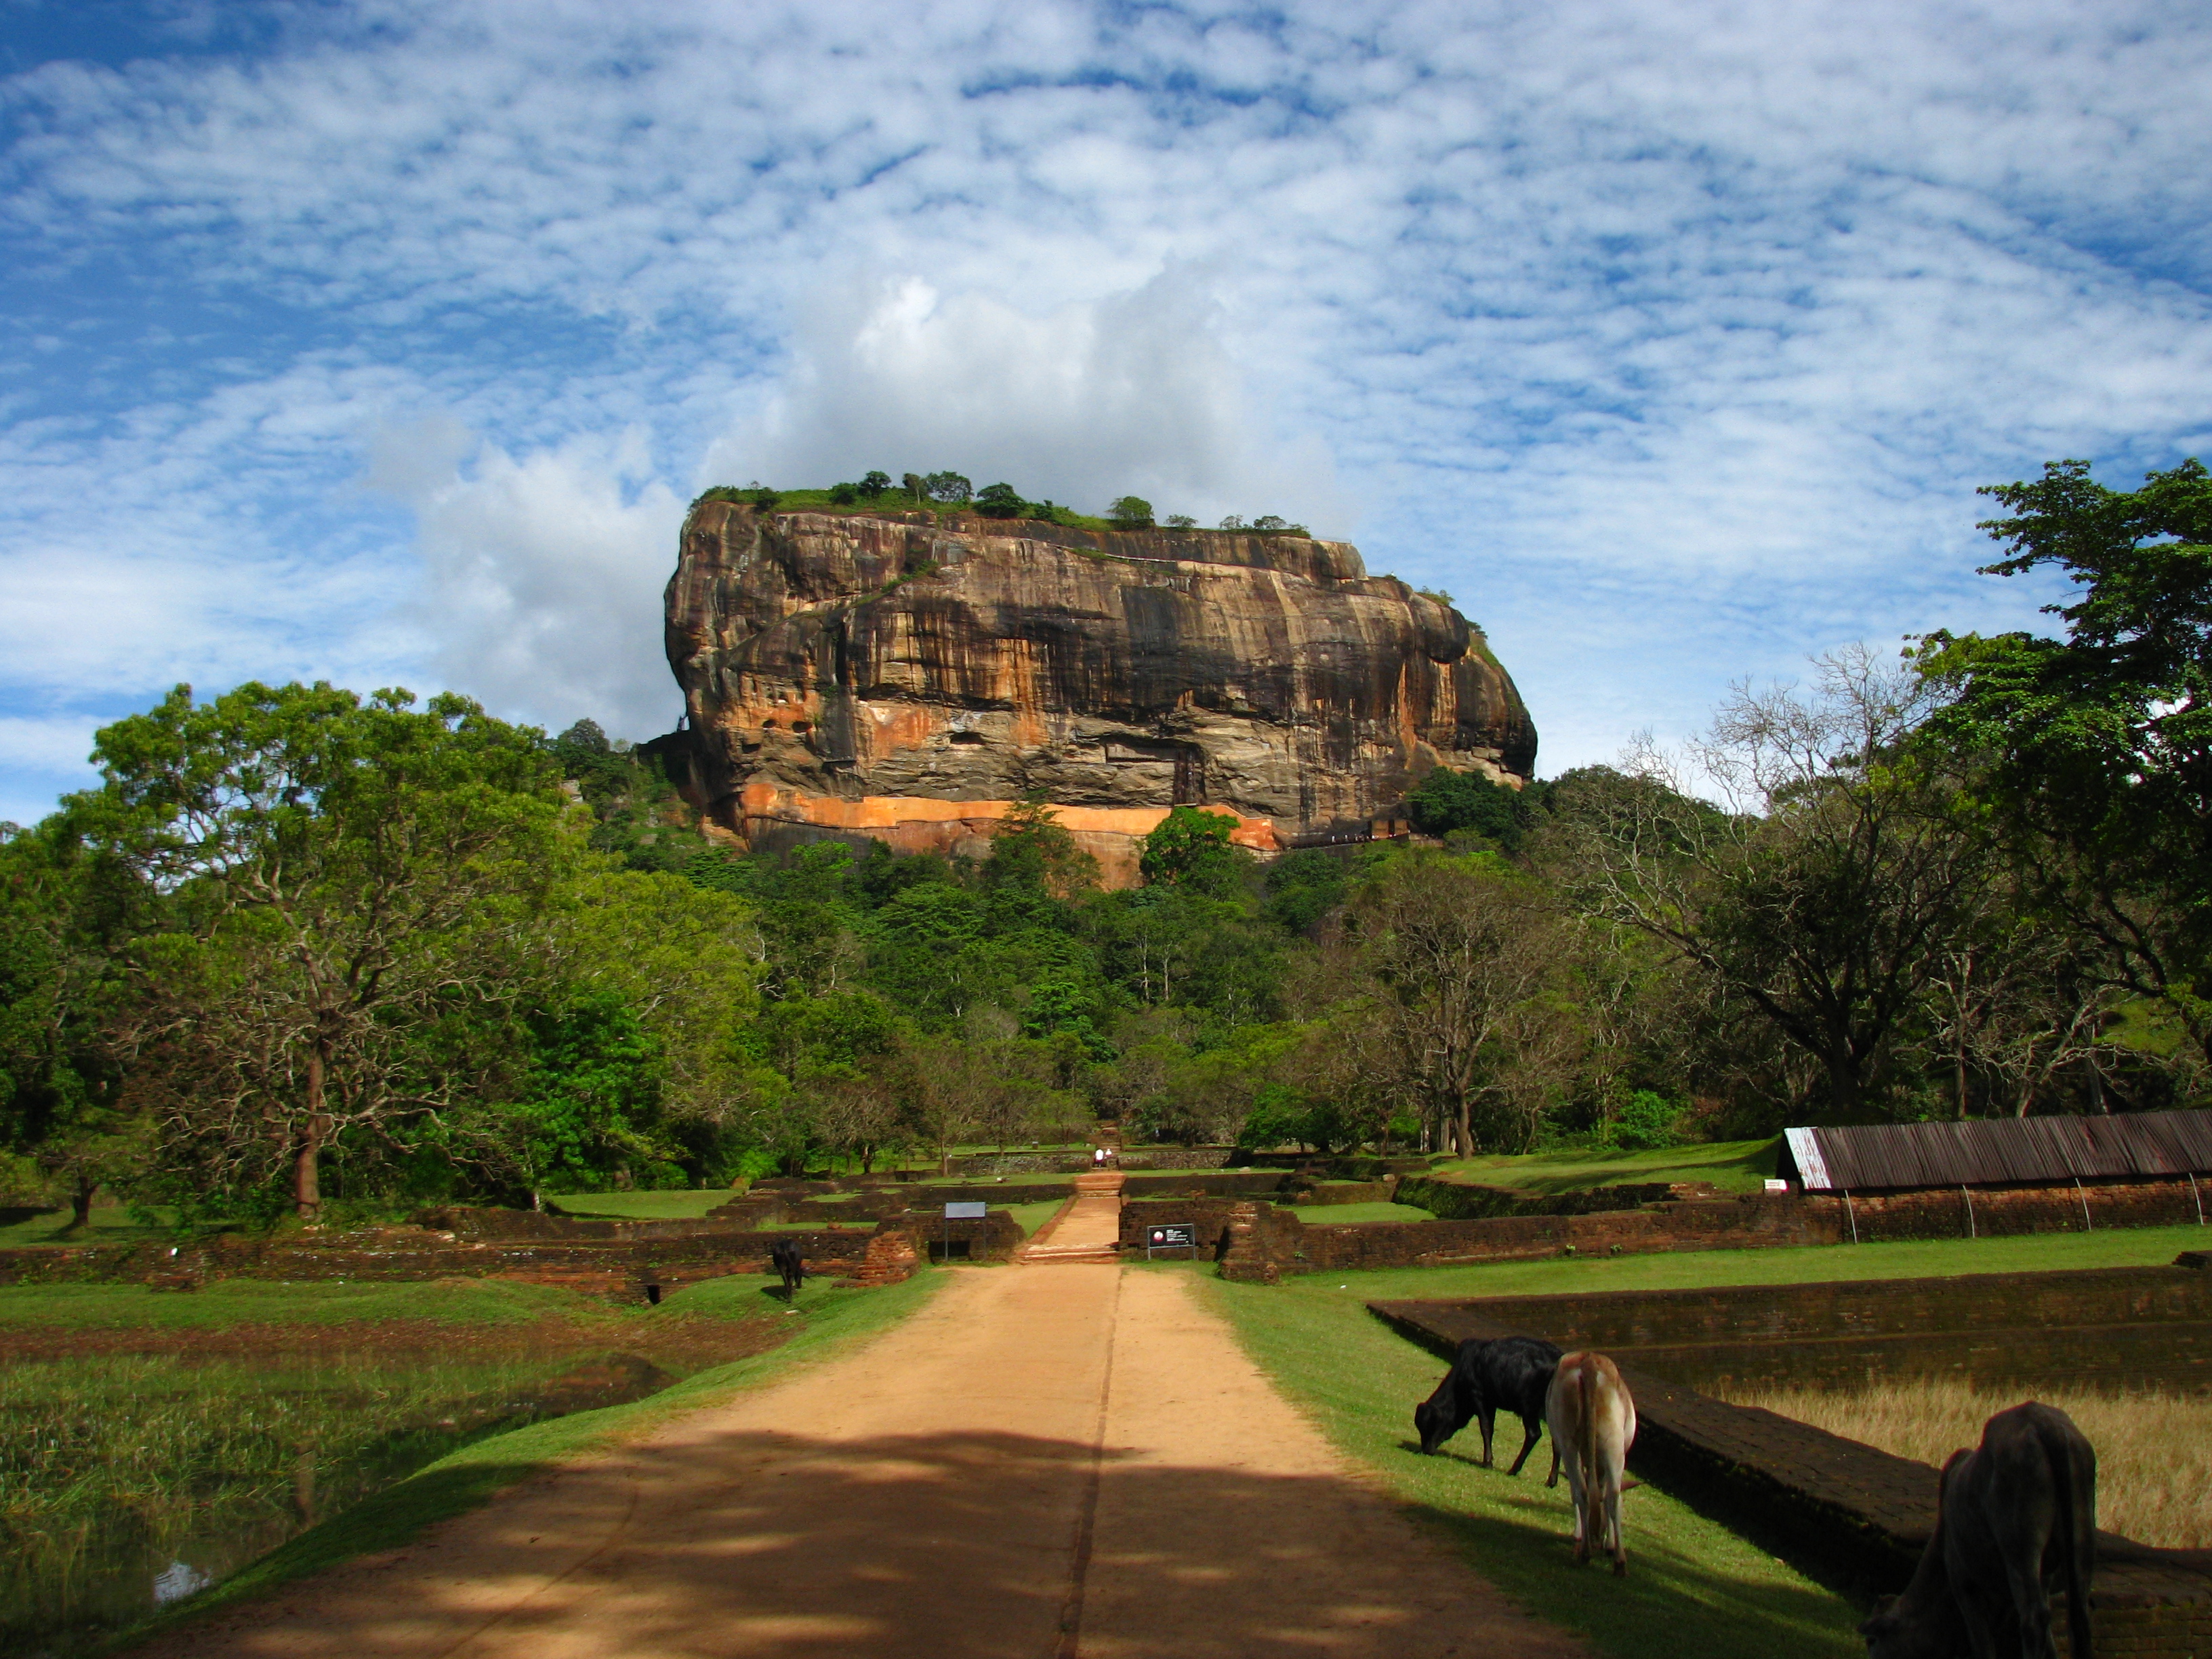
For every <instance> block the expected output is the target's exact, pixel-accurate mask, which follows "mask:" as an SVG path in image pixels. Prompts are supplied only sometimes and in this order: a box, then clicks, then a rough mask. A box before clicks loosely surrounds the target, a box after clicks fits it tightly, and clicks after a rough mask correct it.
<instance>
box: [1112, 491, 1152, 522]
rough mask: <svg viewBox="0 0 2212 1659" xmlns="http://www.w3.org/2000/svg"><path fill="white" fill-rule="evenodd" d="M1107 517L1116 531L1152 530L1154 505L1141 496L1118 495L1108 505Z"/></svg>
mask: <svg viewBox="0 0 2212 1659" xmlns="http://www.w3.org/2000/svg"><path fill="white" fill-rule="evenodd" d="M1106 516H1107V517H1108V518H1109V519H1111V520H1113V521H1114V528H1115V529H1116V530H1150V529H1151V528H1152V503H1151V502H1150V501H1146V499H1145V498H1144V497H1143V496H1141V495H1116V496H1115V498H1114V499H1113V501H1111V502H1109V504H1108V505H1107V508H1106Z"/></svg>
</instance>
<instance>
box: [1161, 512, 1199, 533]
mask: <svg viewBox="0 0 2212 1659" xmlns="http://www.w3.org/2000/svg"><path fill="white" fill-rule="evenodd" d="M1160 522H1161V523H1162V524H1164V525H1165V526H1167V527H1168V528H1169V529H1170V530H1195V529H1197V528H1198V520H1195V519H1194V518H1192V517H1191V516H1190V514H1189V513H1169V514H1168V515H1167V517H1166V518H1164V519H1163V520H1160Z"/></svg>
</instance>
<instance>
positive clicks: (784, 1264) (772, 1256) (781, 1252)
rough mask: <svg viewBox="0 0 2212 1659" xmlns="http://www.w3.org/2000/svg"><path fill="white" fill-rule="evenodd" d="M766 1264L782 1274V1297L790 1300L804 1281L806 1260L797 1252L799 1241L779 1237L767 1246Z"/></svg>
mask: <svg viewBox="0 0 2212 1659" xmlns="http://www.w3.org/2000/svg"><path fill="white" fill-rule="evenodd" d="M768 1265H769V1267H773V1268H775V1270H776V1272H778V1273H781V1274H782V1275H783V1299H784V1300H785V1301H786V1302H789V1301H791V1300H792V1299H793V1297H796V1296H797V1295H798V1294H799V1286H800V1285H804V1284H805V1282H806V1262H805V1259H804V1258H803V1257H802V1256H800V1255H799V1241H798V1240H797V1239H795V1238H779V1239H778V1240H776V1241H775V1243H773V1244H771V1245H769V1247H768Z"/></svg>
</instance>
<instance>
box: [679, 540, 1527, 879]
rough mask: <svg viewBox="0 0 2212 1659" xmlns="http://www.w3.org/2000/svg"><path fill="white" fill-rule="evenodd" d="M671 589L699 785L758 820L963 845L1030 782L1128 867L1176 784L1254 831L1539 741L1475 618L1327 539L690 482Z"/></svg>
mask: <svg viewBox="0 0 2212 1659" xmlns="http://www.w3.org/2000/svg"><path fill="white" fill-rule="evenodd" d="M666 605H667V646H668V660H669V665H670V666H671V668H672V669H673V671H675V675H676V678H677V680H678V683H679V684H681V685H682V687H683V690H684V702H685V708H686V711H687V724H688V727H689V732H690V750H691V752H690V763H691V764H690V772H691V782H690V793H692V794H693V796H694V798H695V802H696V805H699V806H700V807H701V809H702V811H704V812H705V813H706V815H707V817H708V820H709V822H710V823H714V824H715V825H717V826H719V827H720V829H721V830H722V831H724V832H726V833H727V834H728V835H731V836H735V837H737V838H738V839H740V840H742V841H744V842H746V843H748V844H753V845H761V844H765V845H775V844H778V843H780V842H788V841H790V840H793V839H804V838H818V837H820V836H846V837H848V838H857V837H859V836H874V837H876V838H877V839H880V840H884V841H889V842H891V843H892V844H893V845H895V846H898V847H901V848H906V849H909V850H920V849H922V848H933V849H936V850H940V851H948V852H968V853H973V852H975V851H977V850H980V848H981V845H982V843H983V842H984V839H985V838H986V837H987V834H988V829H989V826H990V823H992V821H994V819H995V818H996V817H999V816H1000V815H1001V814H1002V813H1003V812H1004V811H1005V810H1006V805H1008V804H1009V803H1011V802H1013V801H1017V800H1019V799H1023V798H1024V797H1025V796H1030V795H1034V794H1042V796H1043V798H1044V799H1047V800H1048V801H1050V802H1052V803H1053V804H1054V805H1055V806H1058V807H1059V808H1060V809H1061V810H1060V819H1061V822H1062V823H1066V825H1067V826H1068V827H1069V828H1070V829H1073V830H1074V831H1075V832H1076V834H1077V836H1078V837H1079V839H1081V840H1083V841H1084V842H1085V843H1086V845H1088V846H1090V848H1091V850H1092V851H1094V852H1095V853H1097V854H1098V855H1099V856H1100V858H1101V860H1102V862H1103V864H1104V865H1105V866H1106V867H1107V873H1108V876H1109V879H1113V878H1117V877H1120V878H1127V875H1128V873H1129V872H1130V871H1131V870H1132V869H1133V842H1134V838H1135V837H1138V836H1142V835H1144V834H1145V833H1146V831H1147V830H1149V829H1151V828H1152V825H1153V824H1154V823H1158V821H1159V819H1160V818H1161V817H1164V816H1165V815H1166V813H1167V811H1168V809H1169V808H1170V807H1171V806H1173V805H1179V804H1183V803H1188V804H1192V805H1207V806H1212V807H1215V808H1218V809H1223V810H1226V811H1232V812H1234V813H1235V814H1236V815H1237V817H1238V819H1239V820H1240V824H1239V829H1238V831H1237V840H1239V841H1240V842H1243V843H1244V844H1245V845H1248V846H1250V847H1252V848H1255V849H1256V850H1259V851H1262V852H1268V851H1274V850H1279V849H1280V848H1284V847H1286V846H1291V845H1296V844H1297V843H1299V842H1306V841H1316V840H1321V839H1325V838H1334V837H1350V836H1364V835H1366V834H1368V833H1370V831H1371V827H1372V826H1373V825H1374V823H1376V821H1377V820H1378V819H1380V820H1392V819H1395V818H1396V817H1399V816H1401V814H1402V811H1403V803H1404V799H1405V796H1406V792H1407V789H1408V788H1409V787H1411V786H1412V785H1413V783H1415V782H1417V781H1419V779H1420V778H1421V777H1422V776H1423V775H1425V774H1426V773H1427V772H1428V771H1429V770H1430V769H1431V768H1432V767H1435V766H1437V765H1439V764H1441V765H1444V766H1449V767H1454V768H1456V769H1462V770H1468V771H1480V772H1483V773H1486V774H1487V775H1490V776H1492V777H1494V778H1497V779H1498V780H1499V781H1504V782H1508V783H1516V784H1517V783H1519V782H1521V781H1524V780H1525V779H1526V778H1527V777H1528V775H1530V773H1531V771H1532V769H1533V768H1534V763H1535V753H1536V733H1535V728H1534V726H1533V725H1532V724H1531V723H1530V721H1529V719H1528V711H1527V709H1526V708H1523V707H1522V702H1521V698H1520V696H1519V694H1518V693H1517V692H1516V690H1514V687H1513V683H1512V681H1511V680H1510V678H1507V676H1506V674H1505V671H1504V669H1503V668H1501V667H1499V666H1498V664H1497V662H1496V661H1495V659H1492V657H1491V656H1490V654H1489V653H1488V651H1487V649H1486V647H1485V645H1484V643H1483V641H1482V639H1481V635H1480V633H1479V632H1478V631H1477V630H1476V629H1474V628H1473V627H1472V626H1470V624H1469V623H1468V621H1467V619H1466V618H1465V617H1462V616H1461V615H1460V614H1459V613H1458V611H1455V610H1453V609H1452V608H1451V607H1450V606H1449V605H1446V604H1444V603H1443V602H1442V601H1440V600H1438V599H1433V598H1431V597H1429V596H1428V595H1426V594H1422V593H1418V592H1414V591H1413V589H1411V588H1409V587H1407V586H1406V584H1404V583H1403V582H1401V581H1399V580H1396V579H1395V578H1394V577H1389V576H1381V577H1376V576H1370V575H1368V574H1366V569H1365V567H1364V565H1363V564H1362V563H1361V562H1360V558H1359V555H1358V551H1357V550H1355V549H1353V548H1352V547H1351V546H1349V545H1347V544H1343V543H1340V542H1323V541H1313V540H1309V539H1307V538H1303V537H1289V536H1279V535H1278V536H1267V537H1260V536H1246V535H1236V534H1230V533H1225V532H1212V531H1164V530H1152V531H1135V532H1092V531H1085V530H1079V529H1074V528H1071V527H1069V526H1060V525H1046V524H1039V523H1036V522H1031V521H1011V522H1008V521H999V520H984V519H967V518H961V519H954V520H947V521H944V522H940V521H939V520H936V519H935V518H934V517H933V516H932V515H931V514H928V513H883V514H874V515H861V514H842V513H841V514H829V513H764V514H763V513H756V512H755V511H754V510H753V509H752V508H751V507H750V506H748V505H745V504H743V503H738V502H730V501H707V502H702V503H701V504H700V505H699V506H698V507H696V508H694V510H693V512H692V513H691V515H690V518H689V519H688V520H686V522H685V524H684V533H683V543H682V549H681V553H680V556H679V558H678V565H677V569H676V574H675V575H674V576H673V577H671V579H670V580H669V584H668V590H667V598H666Z"/></svg>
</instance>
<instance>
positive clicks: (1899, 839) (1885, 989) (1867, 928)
mask: <svg viewBox="0 0 2212 1659" xmlns="http://www.w3.org/2000/svg"><path fill="white" fill-rule="evenodd" d="M1928 713H1929V692H1928V689H1927V687H1926V686H1925V684H1923V682H1922V681H1921V680H1920V679H1918V678H1917V677H1915V676H1913V675H1911V674H1909V673H1906V672H1904V671H1899V670H1895V669H1892V668H1889V667H1887V666H1886V665H1882V664H1881V663H1879V662H1878V661H1876V659H1875V658H1874V657H1873V655H1872V653H1869V652H1867V651H1866V650H1864V649H1863V648H1854V649H1851V650H1848V651H1843V652H1838V653H1833V654H1832V655H1830V656H1827V657H1825V658H1822V659H1820V662H1819V664H1818V673H1817V675H1816V678H1815V681H1814V686H1813V688H1812V690H1810V691H1809V692H1807V693H1801V692H1799V691H1798V690H1796V688H1794V687H1782V688H1778V689H1774V690H1768V691H1765V692H1755V691H1753V690H1752V689H1751V688H1750V687H1749V686H1747V685H1746V686H1739V687H1737V688H1736V690H1735V692H1734V693H1733V695H1732V696H1730V697H1729V700H1728V702H1727V703H1726V704H1725V705H1724V706H1723V708H1722V710H1721V713H1720V714H1719V716H1718V718H1717V720H1715V721H1714V724H1713V726H1712V729H1711V732H1710V733H1709V734H1708V735H1707V737H1706V738H1705V739H1704V740H1703V741H1701V742H1699V743H1698V744H1693V745H1692V746H1691V748H1690V750H1688V752H1687V754H1686V756H1684V757H1668V756H1664V755H1662V754H1660V753H1658V752H1657V751H1656V750H1653V749H1652V748H1650V745H1649V744H1645V745H1644V746H1643V747H1642V749H1641V750H1640V751H1639V752H1636V753H1634V754H1632V757H1631V758H1630V762H1629V764H1628V766H1627V767H1626V769H1625V770H1624V771H1623V773H1621V774H1620V775H1618V776H1617V777H1616V778H1615V779H1614V780H1613V781H1612V783H1611V785H1610V787H1606V788H1602V789H1594V790H1591V791H1590V792H1589V799H1587V801H1586V802H1585V803H1584V804H1583V811H1581V812H1580V813H1579V815H1578V817H1577V821H1576V822H1574V823H1572V824H1571V825H1569V826H1567V827H1566V828H1565V829H1564V830H1563V831H1562V833H1560V834H1559V836H1556V837H1555V838H1554V839H1553V846H1552V849H1551V850H1552V854H1553V862H1554V869H1555V873H1556V874H1557V876H1558V877H1559V880H1560V883H1561V884H1562V887H1563V888H1564V890H1565V891H1566V892H1567V894H1568V895H1569V896H1570V897H1571V901H1572V902H1574V903H1575V904H1576V905H1577V907H1578V908H1580V909H1581V911H1582V912H1583V914H1584V915H1589V916H1593V917H1595V918H1598V919H1601V920H1602V921H1607V922H1609V923H1612V924H1613V925H1616V926H1620V927H1631V928H1635V929H1637V930H1639V931H1641V932H1643V933H1646V934H1648V935H1650V937H1651V938H1653V939H1658V940H1661V941H1662V942H1663V943H1664V944H1666V945H1668V946H1669V947H1670V948H1672V949H1673V950H1674V951H1677V952H1678V953H1679V954H1680V957H1682V958H1683V959H1684V960H1685V961H1686V962H1687V963H1691V964H1692V965H1693V966H1695V967H1696V968H1697V969H1699V971H1700V972H1702V973H1704V974H1705V975H1708V976H1709V977H1710V978H1711V980H1712V981H1714V982H1715V984H1716V986H1717V987H1719V988H1721V989H1722V990H1723V991H1724V992H1725V994H1727V996H1728V997H1729V998H1731V999H1740V1000H1742V1001H1743V1002H1745V1003H1747V1004H1748V1005H1750V1006H1752V1007H1753V1008H1756V1009H1757V1010H1758V1011H1759V1014H1760V1015H1761V1017H1762V1018H1765V1020H1766V1021H1768V1022H1769V1023H1771V1025H1772V1026H1773V1027H1774V1029H1775V1030H1777V1031H1778V1032H1779V1033H1780V1034H1781V1035H1782V1036H1783V1037H1784V1039H1785V1040H1786V1041H1788V1042H1790V1043H1791V1044H1793V1045H1795V1046H1796V1048H1799V1049H1801V1050H1802V1051H1803V1052H1804V1053H1805V1054H1808V1056H1810V1057H1811V1058H1812V1059H1813V1060H1814V1061H1816V1062H1817V1063H1818V1065H1819V1066H1820V1073H1821V1076H1822V1082H1823V1089H1824V1092H1825V1094H1826V1106H1827V1109H1829V1110H1830V1111H1831V1112H1832V1113H1833V1114H1834V1115H1838V1116H1842V1117H1849V1116H1853V1115H1858V1114H1859V1113H1860V1112H1861V1111H1862V1110H1863V1109H1864V1108H1865V1107H1866V1105H1868V1104H1869V1103H1870V1102H1871V1100H1872V1099H1873V1097H1875V1094H1876V1092H1877V1091H1879V1090H1880V1088H1881V1085H1882V1084H1883V1083H1884V1081H1885V1080H1886V1079H1887V1074H1888V1071H1889V1067H1890V1065H1891V1062H1892V1060H1893V1057H1894V1054H1895V1051H1896V1048H1897V1044H1898V1040H1899V1036H1900V1033H1901V1031H1902V1029H1903V1028H1904V1026H1905V1024H1906V1022H1907V1021H1908V1019H1909V1018H1911V1016H1912V1015H1913V1014H1914V1013H1915V1012H1916V1011H1917V1009H1918V1008H1919V1006H1921V1004H1922V1003H1923V1000H1924V998H1925V997H1926V995H1927V994H1928V992H1929V988H1930V986H1931V984H1932V982H1933V981H1934V979H1935V978H1936V975H1938V974H1939V973H1940V971H1941V969H1942V963H1943V961H1944V960H1945V956H1946V952H1947V951H1949V950H1950V949H1951V948H1952V947H1953V945H1954V942H1955V941H1957V940H1958V939H1960V938H1961V937H1963V936H1964V934H1965V933H1967V932H1969V931H1970V930H1971V928H1972V924H1973V922H1974V920H1975V918H1976V917H1977V916H1978V915H1979V914H1980V911H1981V909H1982V907H1983V904H1984V897H1985V890H1986V887H1987V884H1988V883H1989V882H1990V880H1991V878H1992V875H1993V868H1994V860H1993V859H1992V857H1991V855H1990V849H1989V848H1988V847H1987V845H1986V843H1985V842H1984V840H1983V838H1982V837H1980V836H1978V835H1977V834H1976V833H1975V832H1974V829H1973V827H1972V823H1971V822H1970V821H1969V819H1968V817H1967V815H1966V813H1965V812H1963V811H1961V810H1960V804H1959V797H1958V793H1957V792H1956V789H1955V788H1954V784H1953V781H1952V780H1950V779H1949V778H1948V777H1947V776H1945V775H1943V774H1942V771H1941V769H1939V768H1937V767H1936V766H1935V765H1933V764H1931V763H1930V760H1929V757H1928V756H1927V754H1926V753H1925V752H1924V751H1920V750H1915V749H1913V748H1912V747H1911V744H1910V743H1909V739H1910V738H1911V736H1912V734H1913V732H1915V731H1916V730H1917V728H1918V726H1920V724H1921V723H1922V722H1923V720H1925V718H1926V717H1927V714H1928ZM1692 773H1694V774H1696V775H1699V777H1700V778H1701V779H1702V781H1704V782H1705V784H1706V786H1707V787H1711V788H1712V789H1713V790H1714V791H1715V792H1716V793H1718V794H1719V796H1720V797H1721V800H1722V805H1712V804H1711V803H1709V802H1707V801H1705V800H1701V799H1698V798H1697V797H1696V796H1695V795H1693V794H1692V793H1691V790H1690V788H1689V787H1688V777H1689V775H1690V774H1692Z"/></svg>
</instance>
